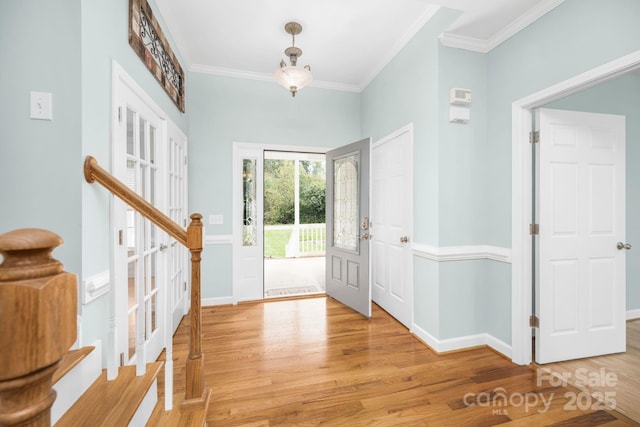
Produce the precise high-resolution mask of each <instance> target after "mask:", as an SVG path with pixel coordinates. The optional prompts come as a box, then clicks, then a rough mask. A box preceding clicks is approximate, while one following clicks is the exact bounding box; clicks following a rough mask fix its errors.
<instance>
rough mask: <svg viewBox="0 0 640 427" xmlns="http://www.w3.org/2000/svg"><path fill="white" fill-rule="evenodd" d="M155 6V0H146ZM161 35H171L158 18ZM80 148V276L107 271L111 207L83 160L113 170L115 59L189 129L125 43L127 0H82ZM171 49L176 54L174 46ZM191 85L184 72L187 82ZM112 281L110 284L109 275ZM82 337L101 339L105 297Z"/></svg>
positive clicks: (87, 318) (87, 313)
mask: <svg viewBox="0 0 640 427" xmlns="http://www.w3.org/2000/svg"><path fill="white" fill-rule="evenodd" d="M149 4H150V6H151V8H152V10H154V11H155V10H157V8H156V7H155V2H154V1H149ZM156 18H160V17H159V16H157V14H156ZM159 21H160V25H161V27H162V29H163V32H164V34H165V36H167V37H168V39H169V42H170V43H171V34H169V33H168V30H167V27H166V25H163V21H162V20H161V19H159ZM80 23H81V28H82V122H81V123H82V150H81V152H79V153H78V155H77V156H76V158H77V166H78V167H76V169H77V171H73V170H72V171H70V172H69V173H71V174H72V175H73V179H74V180H75V181H78V182H81V183H82V187H81V188H82V254H83V258H82V277H83V278H86V277H90V276H92V275H95V274H98V273H101V272H103V271H107V270H109V267H110V264H109V263H110V257H111V239H110V233H109V218H110V205H109V195H108V192H107V191H106V190H105V189H104V188H102V187H101V186H99V185H97V184H88V183H86V182H85V181H84V179H83V177H82V174H81V173H82V168H81V166H82V161H83V159H84V157H85V156H87V155H91V156H94V157H95V158H96V159H97V160H98V162H99V163H100V164H101V165H102V166H103V167H104V168H105V169H107V170H111V117H112V114H111V112H112V105H111V93H112V82H111V78H112V76H111V74H112V72H111V70H112V61H114V60H115V61H116V62H117V63H118V64H120V66H122V68H123V69H124V70H125V71H126V72H127V73H128V74H129V75H131V77H132V78H133V79H134V80H135V81H136V82H137V83H138V84H139V85H140V86H141V87H142V89H143V90H144V91H145V92H146V93H147V94H148V95H149V96H150V97H151V98H152V99H153V100H154V102H155V103H156V104H157V105H158V106H159V107H160V108H161V109H162V110H163V111H164V112H165V113H166V114H167V115H168V118H169V119H170V120H172V121H173V122H174V123H175V124H176V125H177V126H178V127H179V128H181V129H182V130H183V132H185V134H186V133H187V116H186V114H183V113H182V112H180V111H179V110H178V108H177V107H176V106H175V105H174V103H173V101H171V99H170V98H169V96H168V95H167V94H166V93H165V91H164V89H162V87H161V86H160V84H159V83H158V82H157V81H156V80H155V78H154V77H153V76H152V75H151V73H150V72H149V70H148V69H147V68H146V66H145V65H144V64H143V62H142V61H141V60H140V58H138V56H137V55H136V54H135V52H134V51H133V49H132V48H131V46H129V40H128V35H129V30H128V26H129V0H112V1H99V2H96V1H92V0H82V15H81V22H80ZM172 47H173V49H174V53H176V55H177V56H178V60H179V61H181V62H182V63H183V64H184V61H182V60H181V59H180V55H179V52H177V51H176V49H175V44H172ZM186 84H187V86H188V85H189V81H188V76H187V81H186ZM111 279H112V283H113V278H111ZM82 316H83V339H84V341H85V342H88V343H90V342H92V341H93V340H95V339H105V338H106V332H107V326H108V325H107V321H106V320H107V319H108V304H107V297H106V296H104V297H102V298H99V299H97V300H95V301H93V302H91V303H89V304H87V305H85V306H82Z"/></svg>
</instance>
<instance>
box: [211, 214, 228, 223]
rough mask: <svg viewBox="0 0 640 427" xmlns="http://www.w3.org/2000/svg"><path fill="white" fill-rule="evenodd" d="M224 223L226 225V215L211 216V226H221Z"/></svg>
mask: <svg viewBox="0 0 640 427" xmlns="http://www.w3.org/2000/svg"><path fill="white" fill-rule="evenodd" d="M223 223H224V215H220V214H216V215H209V224H211V225H221V224H223Z"/></svg>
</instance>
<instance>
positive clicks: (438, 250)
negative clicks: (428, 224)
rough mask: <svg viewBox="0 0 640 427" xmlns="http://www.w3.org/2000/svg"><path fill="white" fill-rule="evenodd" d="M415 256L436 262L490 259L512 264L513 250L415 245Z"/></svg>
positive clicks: (485, 247) (482, 246)
mask: <svg viewBox="0 0 640 427" xmlns="http://www.w3.org/2000/svg"><path fill="white" fill-rule="evenodd" d="M411 249H412V250H413V255H414V256H417V257H420V258H425V259H429V260H431V261H436V262H447V261H467V260H476V259H489V260H492V261H498V262H504V263H508V264H510V263H511V249H510V248H503V247H499V246H490V245H467V246H432V245H425V244H421V243H415V244H414V245H413V246H412V247H411Z"/></svg>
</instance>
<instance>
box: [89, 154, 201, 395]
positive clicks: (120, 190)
mask: <svg viewBox="0 0 640 427" xmlns="http://www.w3.org/2000/svg"><path fill="white" fill-rule="evenodd" d="M84 177H85V179H86V180H87V182H89V183H93V182H98V183H99V184H101V185H102V186H103V187H104V188H106V189H107V190H109V191H110V192H111V193H113V195H115V196H116V197H118V198H119V199H120V200H122V201H123V202H125V203H126V204H128V205H129V206H131V207H132V208H133V209H135V210H136V211H138V212H139V213H140V214H141V215H142V216H144V217H145V218H147V219H148V220H149V221H151V222H152V223H154V224H155V225H157V226H158V227H160V228H161V229H162V230H164V231H165V232H167V233H168V234H169V235H170V236H172V237H173V238H174V239H176V240H177V241H178V242H180V243H181V244H182V245H184V246H186V247H187V249H189V251H190V252H191V318H190V320H191V334H190V344H189V356H188V358H187V363H186V378H185V379H186V390H185V399H184V400H183V402H182V405H183V406H193V405H206V402H207V400H208V399H209V390H208V389H207V387H205V385H204V355H203V354H202V320H201V302H200V260H201V253H202V215H200V214H198V213H195V214H192V215H191V223H190V224H189V227H188V228H187V230H185V229H183V228H182V227H180V226H179V225H178V224H176V223H175V222H174V221H173V220H172V219H171V218H169V217H168V216H166V215H165V214H164V213H163V212H161V211H160V210H159V209H157V208H156V207H155V206H153V205H152V204H151V203H149V202H147V201H146V200H145V199H144V198H142V197H141V196H140V195H138V194H137V193H136V192H135V191H133V190H131V189H130V188H129V187H127V186H126V185H125V184H124V183H123V182H122V181H120V180H118V179H117V178H116V177H114V176H113V175H111V174H110V173H109V172H107V171H106V170H104V169H103V168H101V167H100V166H99V165H98V161H97V160H96V159H95V158H93V157H91V156H87V158H86V159H85V162H84Z"/></svg>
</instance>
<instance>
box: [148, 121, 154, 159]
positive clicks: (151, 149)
mask: <svg viewBox="0 0 640 427" xmlns="http://www.w3.org/2000/svg"><path fill="white" fill-rule="evenodd" d="M149 161H150V162H151V164H155V163H156V128H155V127H153V126H150V127H149Z"/></svg>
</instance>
